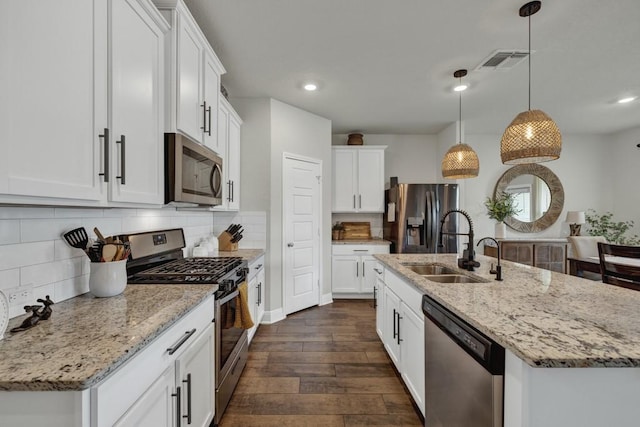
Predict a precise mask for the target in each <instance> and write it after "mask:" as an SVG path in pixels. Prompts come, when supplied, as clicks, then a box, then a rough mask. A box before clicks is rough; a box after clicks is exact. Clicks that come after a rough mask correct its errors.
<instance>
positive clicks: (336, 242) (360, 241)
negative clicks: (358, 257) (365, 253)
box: [331, 237, 391, 245]
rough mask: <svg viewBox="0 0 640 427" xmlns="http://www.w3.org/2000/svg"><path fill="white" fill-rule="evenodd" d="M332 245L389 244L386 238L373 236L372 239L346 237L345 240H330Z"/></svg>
mask: <svg viewBox="0 0 640 427" xmlns="http://www.w3.org/2000/svg"><path fill="white" fill-rule="evenodd" d="M331 244H332V245H390V244H391V242H390V241H388V240H384V239H380V238H377V237H374V238H372V239H346V240H332V241H331Z"/></svg>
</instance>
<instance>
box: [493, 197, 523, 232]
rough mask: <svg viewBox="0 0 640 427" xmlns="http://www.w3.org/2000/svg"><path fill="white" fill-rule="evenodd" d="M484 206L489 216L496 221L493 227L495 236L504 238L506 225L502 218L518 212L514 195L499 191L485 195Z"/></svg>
mask: <svg viewBox="0 0 640 427" xmlns="http://www.w3.org/2000/svg"><path fill="white" fill-rule="evenodd" d="M484 206H485V207H486V208H487V215H488V216H489V218H491V219H495V220H496V221H497V222H496V227H495V236H496V238H498V239H502V238H504V237H505V236H506V234H507V227H506V225H505V223H504V220H505V219H506V218H507V217H510V216H513V215H515V214H517V213H518V212H520V211H519V210H518V209H516V206H515V195H514V194H511V193H500V194H496V195H495V196H494V197H487V199H486V200H485V201H484Z"/></svg>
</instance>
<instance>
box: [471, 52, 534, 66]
mask: <svg viewBox="0 0 640 427" xmlns="http://www.w3.org/2000/svg"><path fill="white" fill-rule="evenodd" d="M531 52H532V53H533V52H535V51H531ZM528 55H529V53H528V52H527V51H523V50H514V49H511V50H496V51H495V52H493V53H492V54H491V55H489V56H488V57H487V58H485V59H484V60H483V61H482V62H481V63H480V65H478V66H477V67H476V69H475V70H476V71H488V70H500V71H507V70H510V69H511V68H513V67H515V66H516V65H517V64H519V63H520V62H522V61H524V60H525V58H526V57H527V56H528Z"/></svg>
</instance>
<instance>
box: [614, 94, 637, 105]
mask: <svg viewBox="0 0 640 427" xmlns="http://www.w3.org/2000/svg"><path fill="white" fill-rule="evenodd" d="M636 98H637V96H627V97H626V98H620V99H618V104H626V103H627V102H631V101H635V100H636Z"/></svg>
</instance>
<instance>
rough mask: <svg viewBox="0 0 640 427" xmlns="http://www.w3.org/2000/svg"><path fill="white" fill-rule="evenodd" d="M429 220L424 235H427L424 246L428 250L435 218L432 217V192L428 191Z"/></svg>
mask: <svg viewBox="0 0 640 427" xmlns="http://www.w3.org/2000/svg"><path fill="white" fill-rule="evenodd" d="M426 196H427V219H426V224H425V227H424V228H425V230H424V233H425V234H426V239H425V242H424V245H425V246H426V247H427V249H429V248H430V246H431V243H432V239H433V236H432V235H431V224H433V216H432V208H431V203H432V202H431V191H427V194H426Z"/></svg>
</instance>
